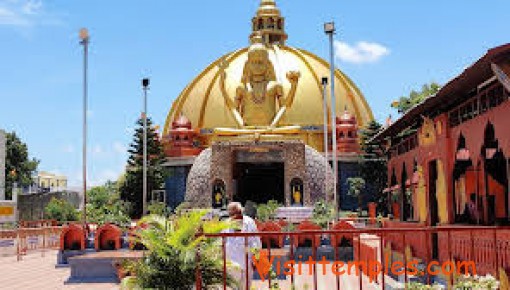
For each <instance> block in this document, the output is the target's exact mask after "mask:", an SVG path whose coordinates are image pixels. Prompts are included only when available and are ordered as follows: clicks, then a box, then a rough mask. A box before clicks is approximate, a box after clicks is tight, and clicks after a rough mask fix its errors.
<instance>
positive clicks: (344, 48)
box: [335, 41, 390, 64]
mask: <svg viewBox="0 0 510 290" xmlns="http://www.w3.org/2000/svg"><path fill="white" fill-rule="evenodd" d="M388 54H390V50H389V49H388V48H387V47H385V46H383V45H382V44H379V43H375V42H366V41H360V42H358V43H356V44H355V45H350V44H348V43H346V42H341V41H335V57H336V58H337V59H339V60H340V61H344V62H350V63H357V64H361V63H373V62H377V61H378V60H380V59H381V58H382V57H384V56H387V55H388Z"/></svg>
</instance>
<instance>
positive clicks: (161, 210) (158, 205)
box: [147, 201, 168, 216]
mask: <svg viewBox="0 0 510 290" xmlns="http://www.w3.org/2000/svg"><path fill="white" fill-rule="evenodd" d="M147 209H148V210H149V213H150V214H155V215H161V216H166V215H167V214H168V208H167V207H166V204H165V203H164V202H159V201H152V202H151V203H149V206H148V207H147Z"/></svg>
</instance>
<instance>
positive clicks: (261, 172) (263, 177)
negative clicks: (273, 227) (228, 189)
mask: <svg viewBox="0 0 510 290" xmlns="http://www.w3.org/2000/svg"><path fill="white" fill-rule="evenodd" d="M234 179H235V180H236V184H237V189H236V192H235V194H234V200H235V201H239V202H241V203H242V204H245V203H246V201H248V200H249V201H252V202H255V203H257V204H260V203H267V202H268V201H269V200H276V201H278V202H279V203H281V204H284V203H285V193H284V190H285V184H284V165H283V163H241V162H239V163H236V165H235V167H234Z"/></svg>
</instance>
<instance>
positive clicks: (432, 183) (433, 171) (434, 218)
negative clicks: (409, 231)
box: [428, 160, 439, 259]
mask: <svg viewBox="0 0 510 290" xmlns="http://www.w3.org/2000/svg"><path fill="white" fill-rule="evenodd" d="M436 183H437V161H436V160H433V161H431V162H429V184H428V185H429V221H430V226H436V225H437V222H438V220H439V216H438V212H437V210H438V206H437V196H436ZM438 242H439V241H438V236H437V233H433V234H432V258H433V259H437V258H438V256H439V243H438Z"/></svg>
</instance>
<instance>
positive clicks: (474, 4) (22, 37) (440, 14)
mask: <svg viewBox="0 0 510 290" xmlns="http://www.w3.org/2000/svg"><path fill="white" fill-rule="evenodd" d="M277 2H278V5H279V7H280V9H281V10H282V13H283V15H284V16H285V17H286V28H287V33H288V34H289V40H288V44H289V45H292V46H296V47H300V48H304V49H307V50H309V51H311V52H313V53H316V54H317V55H319V56H321V57H324V58H327V56H328V46H327V39H326V37H325V36H324V34H323V32H322V24H323V22H325V21H330V20H334V21H336V23H337V27H338V29H339V31H338V34H337V35H336V41H337V45H336V47H337V49H339V50H337V52H336V56H337V65H338V67H339V68H340V69H341V70H343V71H344V72H345V73H347V74H348V75H349V76H350V77H351V78H352V79H353V80H354V81H355V83H356V84H357V85H358V86H359V87H360V89H361V90H362V92H363V93H364V95H365V97H366V98H367V100H368V102H369V104H370V105H371V107H372V109H373V111H374V114H375V116H376V118H377V119H378V120H380V121H384V119H385V118H386V117H387V116H388V114H390V113H392V114H393V116H395V115H396V113H395V112H394V111H392V110H391V109H390V107H389V104H390V103H391V101H392V100H394V99H396V98H398V97H399V96H401V95H403V94H406V93H408V92H409V91H410V90H411V89H413V88H414V89H418V88H419V87H420V86H421V85H422V84H423V83H426V82H430V81H437V82H439V83H445V82H446V81H448V80H449V79H451V78H452V77H454V76H456V75H457V74H459V73H460V72H461V71H462V70H463V69H464V68H465V67H467V66H468V65H470V64H471V63H472V62H474V61H475V60H476V59H478V58H479V57H480V56H482V55H483V54H484V53H485V51H486V50H487V49H489V48H491V47H494V46H497V45H500V44H504V43H507V42H509V40H510V38H509V37H508V11H509V10H510V2H509V1H508V0H486V1H479V0H477V1H475V0H448V1H444V0H429V1H417V0H414V1H410V0H393V1H380V0H371V1H369V0H359V1H339V0H316V1H304V0H280V1H277ZM258 4H259V1H258V0H244V1H239V0H216V1H210V0H187V1H166V0H152V1H120V0H111V1H104V0H73V1H69V0H41V1H38V0H33V1H27V0H0V39H1V45H0V64H1V65H0V84H1V93H0V128H4V129H5V130H7V131H16V132H17V133H18V134H19V135H20V136H21V138H22V139H23V140H24V141H25V142H26V143H27V144H28V146H29V150H30V153H31V154H32V155H33V156H35V157H37V158H38V159H40V160H41V165H40V168H39V169H40V170H49V171H54V172H58V173H62V174H65V175H67V176H68V177H69V182H70V184H71V185H79V184H80V183H81V175H80V174H81V171H80V170H81V169H80V168H81V153H80V152H81V121H82V113H81V110H82V95H81V70H82V54H81V47H80V45H79V44H78V39H77V38H78V37H77V34H78V30H79V29H80V28H81V27H88V28H89V30H90V34H91V45H90V64H89V67H90V86H89V109H90V111H89V151H90V154H89V156H90V158H89V182H90V183H92V184H100V183H102V182H104V181H105V180H107V179H116V178H117V177H118V176H119V175H120V173H121V172H122V169H123V167H124V164H125V161H126V158H127V154H126V152H125V150H126V148H127V146H128V144H129V142H130V141H131V137H132V133H133V126H134V123H135V121H136V119H137V117H139V115H140V110H141V106H142V94H141V85H140V80H141V78H143V77H150V78H151V90H150V93H149V114H150V116H151V117H152V118H153V119H154V121H155V123H156V124H163V122H164V120H165V117H166V115H167V113H168V111H169V109H170V106H171V104H172V101H173V100H174V98H175V97H176V96H178V95H179V93H180V91H181V90H182V89H183V88H184V87H185V86H186V84H187V83H188V82H189V81H191V80H192V79H193V78H194V76H196V75H197V74H198V73H199V72H200V71H201V70H202V69H203V68H205V67H206V65H208V64H209V63H210V62H212V61H213V60H215V59H216V58H218V57H220V56H222V55H223V54H224V53H226V52H229V51H232V50H235V49H237V48H240V47H244V46H246V45H247V44H248V35H249V33H250V20H251V17H252V16H253V15H254V13H255V10H256V8H257V7H258Z"/></svg>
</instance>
